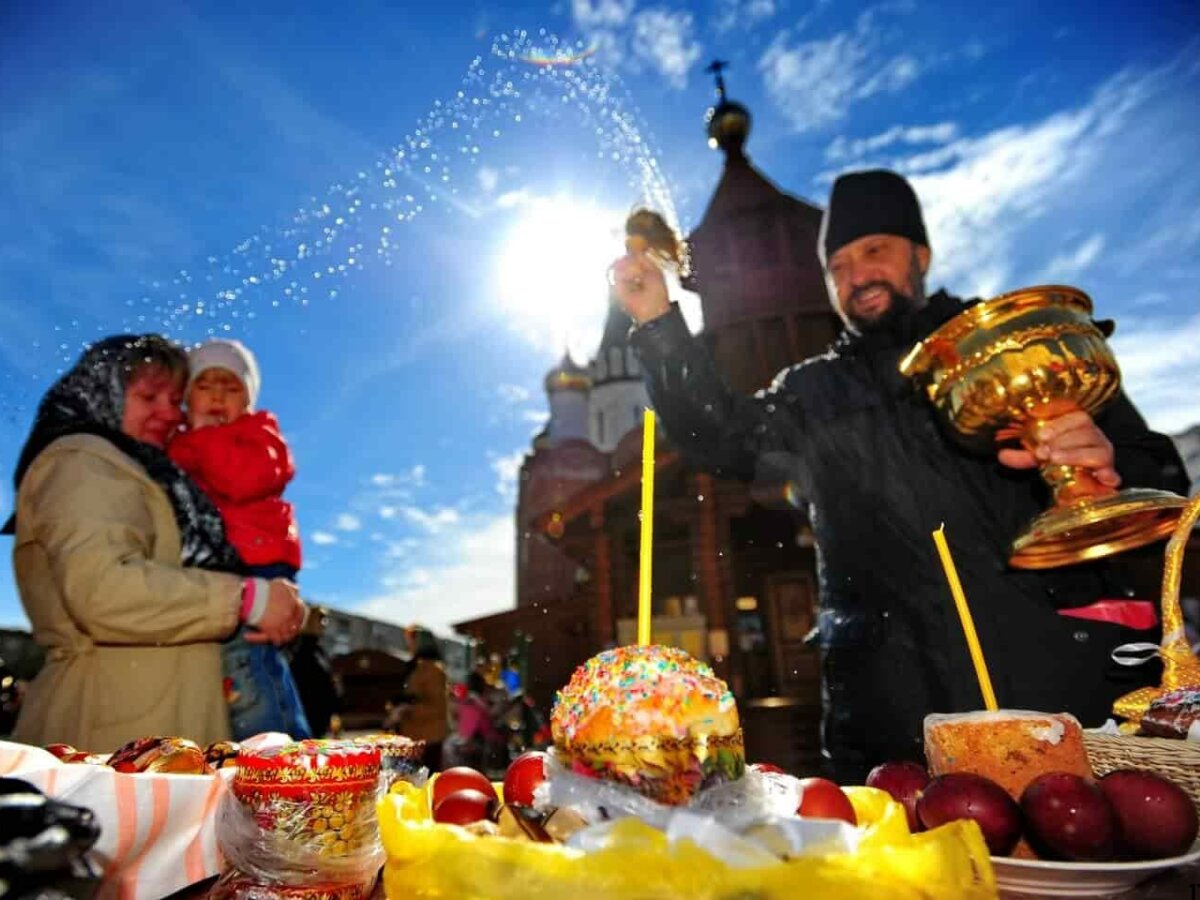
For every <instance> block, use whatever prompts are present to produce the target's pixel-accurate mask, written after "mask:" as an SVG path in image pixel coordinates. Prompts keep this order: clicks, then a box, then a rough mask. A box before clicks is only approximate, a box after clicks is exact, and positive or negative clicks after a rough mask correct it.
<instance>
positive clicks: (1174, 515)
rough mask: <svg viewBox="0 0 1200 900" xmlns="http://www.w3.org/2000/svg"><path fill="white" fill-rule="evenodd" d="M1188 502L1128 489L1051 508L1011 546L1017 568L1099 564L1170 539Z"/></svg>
mask: <svg viewBox="0 0 1200 900" xmlns="http://www.w3.org/2000/svg"><path fill="white" fill-rule="evenodd" d="M1186 505H1187V499H1186V498H1184V497H1180V496H1178V495H1176V494H1172V493H1170V492H1168V491H1155V490H1150V489H1147V488H1127V489H1126V490H1123V491H1121V492H1120V493H1116V494H1109V495H1108V496H1104V497H1094V498H1093V497H1088V498H1084V499H1081V500H1077V501H1075V502H1074V503H1071V504H1068V505H1065V506H1055V507H1052V508H1051V509H1049V510H1047V511H1046V512H1044V513H1042V514H1041V515H1040V516H1038V517H1037V518H1036V519H1034V520H1033V521H1032V522H1031V523H1030V524H1029V526H1028V527H1027V528H1026V529H1025V531H1024V532H1023V533H1022V534H1021V535H1020V536H1018V537H1017V539H1016V540H1015V541H1013V554H1012V556H1011V557H1010V558H1009V564H1010V565H1011V566H1012V567H1013V568H1015V569H1052V568H1055V567H1056V566H1068V565H1071V564H1072V563H1081V562H1086V561H1087V560H1090V559H1099V558H1100V557H1102V556H1109V555H1110V554H1113V553H1120V552H1122V551H1124V550H1132V549H1133V548H1134V547H1141V546H1142V545H1144V544H1149V543H1152V542H1153V541H1157V540H1161V539H1162V538H1165V537H1168V536H1170V534H1171V532H1172V531H1173V530H1174V528H1175V524H1176V522H1178V521H1179V515H1180V511H1181V510H1182V509H1183V508H1184V507H1185V506H1186Z"/></svg>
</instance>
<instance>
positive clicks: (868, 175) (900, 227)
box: [818, 169, 929, 263]
mask: <svg viewBox="0 0 1200 900" xmlns="http://www.w3.org/2000/svg"><path fill="white" fill-rule="evenodd" d="M869 234H894V235H898V236H899V237H906V238H908V239H909V240H910V241H912V242H913V243H914V244H921V245H923V246H925V247H928V246H929V237H928V236H927V235H926V234H925V222H924V221H923V220H922V218H921V204H920V203H919V202H917V195H916V194H915V193H913V189H912V185H910V184H909V183H908V182H907V181H906V180H905V179H904V178H903V177H902V176H900V175H897V174H896V173H895V172H889V171H887V170H886V169H871V170H869V171H865V172H848V173H847V174H845V175H839V176H838V178H837V180H836V181H835V182H834V183H833V190H832V191H830V193H829V207H828V208H827V209H826V210H825V215H824V217H823V218H822V219H821V236H820V240H819V241H818V249H819V251H820V253H821V262H822V263H828V261H829V258H830V257H831V256H833V254H835V253H836V252H837V251H838V250H839V249H840V248H842V247H844V246H846V244H849V243H850V242H851V241H856V240H858V239H859V238H861V237H866V236H867V235H869Z"/></svg>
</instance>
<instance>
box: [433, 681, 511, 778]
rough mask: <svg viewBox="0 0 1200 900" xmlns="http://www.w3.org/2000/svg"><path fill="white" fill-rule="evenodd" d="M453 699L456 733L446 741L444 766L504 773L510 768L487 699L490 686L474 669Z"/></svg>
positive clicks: (502, 737)
mask: <svg viewBox="0 0 1200 900" xmlns="http://www.w3.org/2000/svg"><path fill="white" fill-rule="evenodd" d="M459 688H460V690H458V691H456V692H455V697H454V718H455V730H454V734H453V735H451V736H450V738H449V739H448V740H447V741H446V746H445V753H444V754H443V760H442V762H443V764H444V765H446V766H447V767H449V766H470V767H471V768H473V769H478V770H479V771H481V772H487V771H489V770H499V771H503V770H504V768H505V766H506V765H507V748H506V743H505V738H504V735H503V734H502V733H501V732H500V729H499V728H497V727H496V722H495V720H494V719H493V717H492V712H491V709H490V708H489V707H488V704H487V701H486V700H485V699H484V698H485V697H486V695H487V693H488V683H487V681H486V680H485V679H484V677H483V675H482V673H480V672H479V671H478V670H477V669H473V670H472V671H471V673H470V674H469V675H468V676H467V683H466V684H465V685H459Z"/></svg>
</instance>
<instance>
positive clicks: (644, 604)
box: [637, 409, 654, 647]
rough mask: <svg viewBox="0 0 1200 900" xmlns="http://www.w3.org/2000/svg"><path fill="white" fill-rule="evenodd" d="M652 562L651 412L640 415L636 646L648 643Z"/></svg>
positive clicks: (652, 451) (652, 476)
mask: <svg viewBox="0 0 1200 900" xmlns="http://www.w3.org/2000/svg"><path fill="white" fill-rule="evenodd" d="M653 561H654V410H652V409H646V410H645V412H644V413H643V415H642V548H641V563H640V565H639V568H638V626H637V634H638V643H639V644H641V645H642V646H643V647H645V646H647V645H648V644H649V643H650V611H651V606H650V585H651V569H652V567H653Z"/></svg>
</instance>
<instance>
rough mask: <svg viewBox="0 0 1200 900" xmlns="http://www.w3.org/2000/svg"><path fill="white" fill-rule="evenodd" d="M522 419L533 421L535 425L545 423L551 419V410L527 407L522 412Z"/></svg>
mask: <svg viewBox="0 0 1200 900" xmlns="http://www.w3.org/2000/svg"><path fill="white" fill-rule="evenodd" d="M521 419H522V421H525V422H532V423H533V424H534V425H545V424H546V423H547V422H549V421H550V410H548V409H527V410H525V411H524V412H522V413H521Z"/></svg>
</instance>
